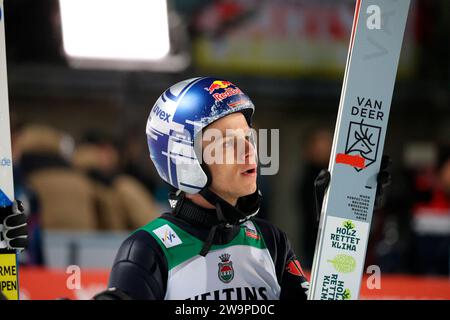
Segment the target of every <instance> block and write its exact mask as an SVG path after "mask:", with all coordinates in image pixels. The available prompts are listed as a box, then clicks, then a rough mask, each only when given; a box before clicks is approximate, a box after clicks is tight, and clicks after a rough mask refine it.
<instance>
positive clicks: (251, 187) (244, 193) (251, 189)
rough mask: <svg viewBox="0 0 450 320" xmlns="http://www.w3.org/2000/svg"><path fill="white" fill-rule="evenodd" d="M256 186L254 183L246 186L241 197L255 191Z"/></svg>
mask: <svg viewBox="0 0 450 320" xmlns="http://www.w3.org/2000/svg"><path fill="white" fill-rule="evenodd" d="M256 189H257V187H256V183H255V184H254V185H252V186H250V187H248V188H247V190H246V191H245V192H243V194H242V197H245V196H248V195H251V194H253V193H255V191H256Z"/></svg>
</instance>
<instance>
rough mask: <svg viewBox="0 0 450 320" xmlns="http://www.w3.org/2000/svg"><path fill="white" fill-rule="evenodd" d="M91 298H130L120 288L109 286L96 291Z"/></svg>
mask: <svg viewBox="0 0 450 320" xmlns="http://www.w3.org/2000/svg"><path fill="white" fill-rule="evenodd" d="M92 300H131V297H130V296H129V295H127V294H126V293H125V292H123V291H122V290H120V289H117V288H109V289H106V290H105V291H102V292H100V293H97V294H96V295H95V296H94V297H93V298H92Z"/></svg>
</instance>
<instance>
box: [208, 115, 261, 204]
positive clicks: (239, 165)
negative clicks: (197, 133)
mask: <svg viewBox="0 0 450 320" xmlns="http://www.w3.org/2000/svg"><path fill="white" fill-rule="evenodd" d="M202 138H203V140H202V147H203V149H202V151H203V161H204V162H205V163H206V164H207V166H208V168H209V170H210V172H211V175H212V184H211V186H210V189H211V191H213V192H215V193H216V194H217V195H219V196H220V197H222V198H223V199H224V200H226V201H227V202H229V203H230V204H232V205H235V204H236V201H237V199H238V198H240V197H242V196H246V195H249V194H252V193H254V192H255V191H256V167H257V164H256V162H257V160H256V159H257V155H256V150H255V147H254V145H253V144H252V130H251V129H250V128H249V126H248V124H247V121H246V120H245V117H244V115H243V114H242V113H240V112H237V113H232V114H230V115H228V116H226V117H223V118H221V119H219V120H217V121H215V122H213V123H212V124H210V125H209V126H208V127H207V128H206V129H205V130H204V132H203V137H202Z"/></svg>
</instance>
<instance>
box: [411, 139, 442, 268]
mask: <svg viewBox="0 0 450 320" xmlns="http://www.w3.org/2000/svg"><path fill="white" fill-rule="evenodd" d="M412 213H413V232H414V242H413V252H414V264H415V268H416V270H417V271H418V272H419V273H426V274H438V275H448V274H450V273H449V265H450V145H445V146H441V148H440V150H439V156H438V161H437V170H436V179H435V181H434V184H433V185H432V187H431V198H430V200H428V201H418V202H417V203H416V204H415V206H414V207H413V212H412Z"/></svg>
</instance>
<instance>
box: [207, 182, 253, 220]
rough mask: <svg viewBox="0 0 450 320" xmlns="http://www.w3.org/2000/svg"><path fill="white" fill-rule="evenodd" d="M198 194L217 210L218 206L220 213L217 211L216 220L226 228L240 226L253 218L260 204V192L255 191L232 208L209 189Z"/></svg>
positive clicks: (240, 199) (239, 200)
mask: <svg viewBox="0 0 450 320" xmlns="http://www.w3.org/2000/svg"><path fill="white" fill-rule="evenodd" d="M199 194H200V195H201V196H203V198H205V199H206V201H208V202H209V203H211V204H212V205H214V206H215V207H216V209H217V207H218V205H219V206H220V211H219V210H216V211H217V218H218V219H219V221H221V222H225V223H226V224H227V225H228V226H231V225H236V224H241V223H243V222H245V221H247V220H249V219H250V218H251V217H253V216H255V215H256V214H257V213H258V211H259V206H260V204H261V192H260V191H259V189H257V190H256V191H255V192H254V193H252V194H250V195H248V196H244V197H241V198H239V199H238V202H237V204H236V206H232V205H231V204H230V203H228V202H227V201H225V200H224V199H223V198H221V197H220V196H219V195H217V194H216V193H215V192H213V191H211V189H209V187H208V186H207V187H205V188H203V189H202V190H200V192H199Z"/></svg>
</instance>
